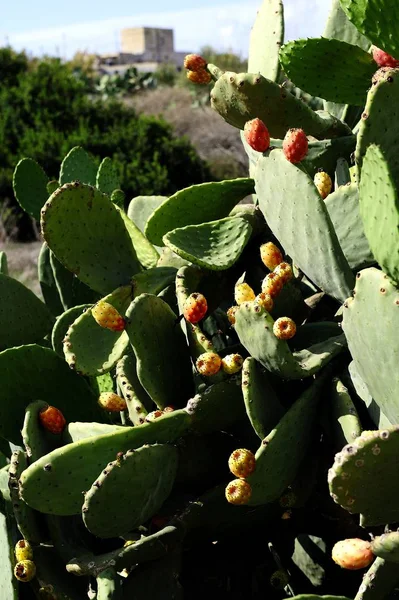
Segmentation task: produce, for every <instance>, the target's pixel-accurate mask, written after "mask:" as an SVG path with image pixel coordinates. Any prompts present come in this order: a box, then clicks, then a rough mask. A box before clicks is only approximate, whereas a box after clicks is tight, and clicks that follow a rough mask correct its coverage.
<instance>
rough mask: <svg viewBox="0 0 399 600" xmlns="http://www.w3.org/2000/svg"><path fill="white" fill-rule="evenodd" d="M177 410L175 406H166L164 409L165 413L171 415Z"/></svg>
mask: <svg viewBox="0 0 399 600" xmlns="http://www.w3.org/2000/svg"><path fill="white" fill-rule="evenodd" d="M174 410H175V408H174V406H165V408H164V409H163V412H164V413H170V412H173V411H174Z"/></svg>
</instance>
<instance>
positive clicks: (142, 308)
mask: <svg viewBox="0 0 399 600" xmlns="http://www.w3.org/2000/svg"><path fill="white" fill-rule="evenodd" d="M126 318H127V321H128V325H127V328H126V331H127V334H128V336H129V339H130V343H131V345H132V348H133V350H134V353H135V355H136V359H137V375H138V378H139V380H140V383H141V385H142V386H143V388H144V389H145V390H146V391H147V393H148V394H149V395H150V397H151V398H152V400H153V401H154V402H155V403H156V404H157V406H158V407H159V408H161V409H163V408H165V406H185V404H186V402H187V400H188V399H189V398H190V396H191V394H192V393H193V391H194V387H193V386H194V384H193V378H192V368H191V361H190V356H189V353H188V347H187V345H186V340H185V338H184V334H183V331H182V330H181V328H180V326H179V325H178V323H177V316H176V315H175V313H174V312H173V311H172V309H171V308H170V307H169V306H168V305H167V304H166V302H164V301H163V300H162V299H161V298H158V297H157V296H153V295H150V294H141V296H139V297H138V298H136V299H135V300H134V301H133V302H132V304H131V305H130V307H129V309H128V311H127V313H126ZM171 357H173V360H170V358H171ZM154 373H156V377H154Z"/></svg>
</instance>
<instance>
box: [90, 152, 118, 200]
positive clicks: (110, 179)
mask: <svg viewBox="0 0 399 600" xmlns="http://www.w3.org/2000/svg"><path fill="white" fill-rule="evenodd" d="M96 186H97V189H99V190H100V192H102V193H103V194H108V196H111V194H112V192H113V191H114V190H118V189H119V188H120V187H121V184H120V181H119V177H118V173H117V172H116V169H115V167H114V165H113V163H112V160H111V159H110V158H109V157H106V158H104V160H103V161H102V163H101V164H100V166H99V167H98V171H97V175H96Z"/></svg>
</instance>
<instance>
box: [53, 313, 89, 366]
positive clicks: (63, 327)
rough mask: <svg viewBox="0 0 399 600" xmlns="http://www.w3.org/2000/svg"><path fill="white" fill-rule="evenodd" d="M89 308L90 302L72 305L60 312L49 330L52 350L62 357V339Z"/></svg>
mask: <svg viewBox="0 0 399 600" xmlns="http://www.w3.org/2000/svg"><path fill="white" fill-rule="evenodd" d="M89 308H91V304H81V305H80V306H74V307H73V308H70V309H69V310H66V311H65V312H64V313H62V314H61V315H60V316H59V317H58V319H57V320H56V322H55V325H54V327H53V331H52V332H51V345H52V347H53V350H54V351H55V352H57V354H59V356H62V357H63V358H64V350H63V347H62V345H63V341H64V337H65V336H66V333H67V331H68V329H69V327H70V326H71V325H72V323H74V321H76V319H77V318H78V317H80V316H81V314H82V313H84V312H85V311H86V310H88V309H89Z"/></svg>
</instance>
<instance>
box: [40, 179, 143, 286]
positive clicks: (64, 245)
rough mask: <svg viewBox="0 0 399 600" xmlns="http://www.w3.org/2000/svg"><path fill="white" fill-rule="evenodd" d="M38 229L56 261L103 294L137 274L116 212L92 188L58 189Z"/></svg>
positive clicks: (133, 255) (129, 243) (69, 185)
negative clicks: (40, 229)
mask: <svg viewBox="0 0 399 600" xmlns="http://www.w3.org/2000/svg"><path fill="white" fill-rule="evenodd" d="M41 226H42V233H43V237H44V238H45V240H46V242H47V244H48V245H49V247H50V248H51V250H52V251H53V252H54V254H55V255H56V257H57V258H58V260H60V261H61V262H62V264H63V265H64V266H65V267H66V268H67V269H68V270H69V271H72V273H75V274H76V275H78V277H79V279H80V280H81V281H83V282H84V283H86V284H87V285H88V286H89V287H91V288H92V289H93V290H95V291H97V292H99V293H100V294H102V295H106V294H109V293H110V292H112V290H114V289H116V288H117V287H119V286H121V285H125V284H128V283H129V282H130V280H131V278H132V276H133V275H134V274H135V273H137V272H138V271H140V270H141V268H140V265H139V262H138V260H137V256H136V252H135V250H134V247H133V244H132V241H131V238H130V235H129V232H128V231H127V229H126V226H125V223H124V221H123V219H122V217H121V215H120V213H119V212H118V210H117V208H116V207H115V206H114V204H112V202H111V201H110V199H109V198H108V196H106V195H105V194H102V193H101V192H99V191H98V190H97V189H95V188H93V187H91V186H88V185H84V184H81V183H67V184H66V185H63V186H62V187H60V188H59V189H58V190H57V191H56V192H55V193H54V194H53V195H52V196H50V198H49V200H48V201H47V202H46V205H45V207H44V208H43V210H42V217H41ZM115 240H118V242H117V244H115Z"/></svg>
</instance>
